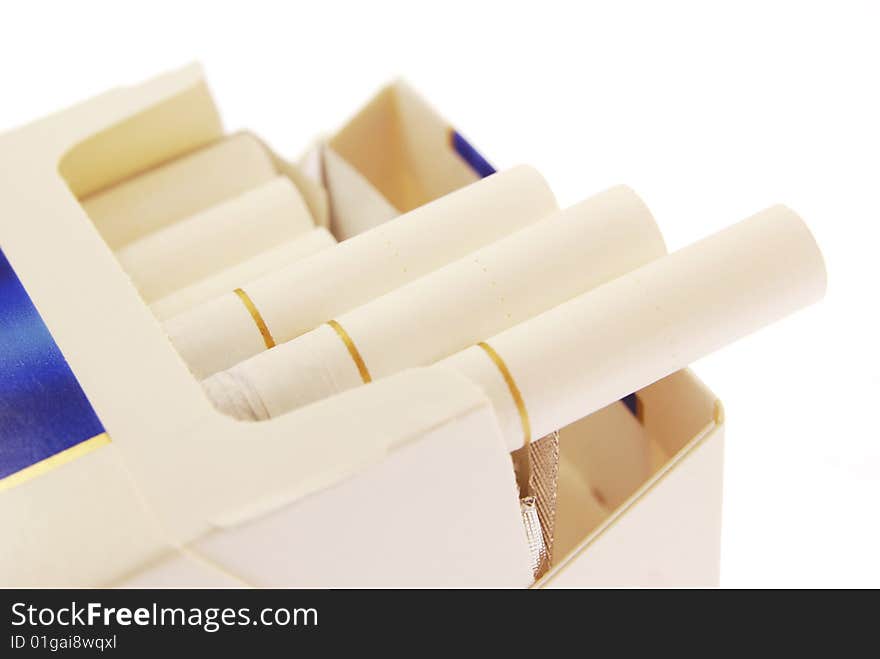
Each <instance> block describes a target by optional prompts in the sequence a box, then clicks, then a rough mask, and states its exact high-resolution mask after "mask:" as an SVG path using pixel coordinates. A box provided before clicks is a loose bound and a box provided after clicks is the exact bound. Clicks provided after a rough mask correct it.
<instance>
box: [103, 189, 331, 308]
mask: <svg viewBox="0 0 880 659" xmlns="http://www.w3.org/2000/svg"><path fill="white" fill-rule="evenodd" d="M314 226H315V225H314V222H313V221H312V216H311V214H310V213H309V209H308V208H307V207H306V204H305V201H303V198H302V196H301V195H300V193H299V191H298V190H297V189H296V187H295V186H294V185H293V183H291V182H290V179H287V178H285V177H283V176H277V177H275V178H273V179H271V180H270V181H269V182H267V183H263V184H262V185H260V186H259V187H256V188H253V189H251V190H248V191H247V192H244V193H242V194H240V195H238V196H237V197H234V198H232V199H230V200H228V201H224V202H222V203H220V204H217V205H215V206H212V207H211V208H208V209H206V210H204V211H202V212H200V213H196V214H195V215H193V216H191V217H188V218H186V219H184V220H181V221H179V222H175V223H174V224H172V225H169V226H167V227H165V228H164V229H160V230H159V231H154V232H153V233H151V234H149V235H147V236H144V237H143V238H141V239H139V240H136V241H134V242H133V243H129V244H128V245H126V246H125V247H123V248H122V249H120V250H119V251H118V252H117V253H116V257H117V258H118V259H119V262H120V263H121V264H122V267H123V268H124V269H125V271H126V272H127V273H128V274H129V276H130V277H131V278H132V280H133V281H134V283H135V285H136V286H137V287H138V290H139V291H140V293H141V295H142V296H143V298H144V299H145V300H146V301H147V302H152V301H154V300H157V299H159V298H161V297H164V296H166V295H169V294H170V293H172V292H174V291H176V290H179V289H181V288H184V287H186V286H188V285H190V284H192V283H194V282H197V281H199V280H200V279H204V278H205V277H207V276H209V275H211V274H213V273H216V272H220V271H222V270H224V269H226V268H229V267H232V266H234V265H236V264H238V263H241V262H242V261H245V260H247V259H249V258H251V257H252V256H255V255H257V254H259V253H261V252H263V251H265V250H267V249H270V248H272V247H275V246H277V245H278V244H280V243H282V242H284V241H285V240H289V239H291V238H293V237H295V236H298V235H301V234H303V233H305V232H306V231H309V230H310V229H313V228H314Z"/></svg>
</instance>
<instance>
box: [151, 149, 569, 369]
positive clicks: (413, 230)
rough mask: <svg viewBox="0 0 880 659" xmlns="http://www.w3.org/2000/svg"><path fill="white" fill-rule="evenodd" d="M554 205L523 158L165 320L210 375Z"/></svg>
mask: <svg viewBox="0 0 880 659" xmlns="http://www.w3.org/2000/svg"><path fill="white" fill-rule="evenodd" d="M555 210H556V201H555V199H554V197H553V193H552V192H551V191H550V189H549V188H548V187H547V183H546V182H545V181H544V179H543V178H542V177H541V175H540V174H538V172H537V171H535V170H534V169H532V168H530V167H524V166H521V167H516V168H514V169H511V170H508V171H506V172H501V173H499V174H494V175H492V176H489V177H488V178H485V179H483V180H481V181H478V182H476V183H474V184H472V185H469V186H467V187H465V188H462V189H460V190H457V191H456V192H452V193H450V194H448V195H446V196H444V197H441V198H440V199H438V200H436V201H433V202H431V203H429V204H426V205H425V206H422V207H420V208H418V209H416V210H414V211H411V212H409V213H406V214H404V215H401V216H399V217H397V218H395V219H393V220H390V221H388V222H386V223H385V224H383V225H381V226H378V227H376V228H374V229H371V230H369V231H366V232H364V233H362V234H360V235H358V236H355V237H353V238H350V239H349V240H346V241H344V242H341V243H339V244H338V245H337V246H336V247H333V248H332V249H329V250H325V251H323V252H321V253H319V254H316V255H315V256H313V257H311V258H309V259H307V260H305V261H303V262H301V263H298V264H295V265H293V266H290V267H285V268H282V269H281V270H277V271H275V272H272V273H269V274H267V275H265V276H264V277H261V278H259V279H258V280H256V281H254V282H252V283H251V284H249V285H248V286H247V287H244V290H240V291H238V292H237V293H235V294H230V295H224V296H222V297H219V298H217V299H216V300H212V301H211V302H208V303H206V304H204V305H200V306H199V307H197V308H195V309H191V310H190V311H188V312H186V313H184V314H181V315H179V316H176V317H174V318H172V319H170V320H169V321H168V322H166V324H165V329H166V331H167V332H168V334H169V336H170V337H171V340H172V342H173V343H174V345H175V346H176V347H177V349H178V351H179V352H180V354H181V355H182V356H183V358H184V360H185V361H186V362H187V364H188V365H189V367H190V370H191V371H192V372H193V374H195V375H196V377H199V378H205V377H207V376H209V375H212V374H213V373H216V372H218V371H221V370H223V369H226V368H229V367H231V366H233V365H234V364H237V363H238V362H240V361H242V360H244V359H247V358H248V357H252V356H254V355H256V354H258V353H260V352H262V351H264V350H265V349H266V348H267V347H272V346H273V345H275V344H281V343H283V342H285V341H289V340H291V339H294V338H296V337H297V336H299V335H301V334H304V333H305V332H308V331H309V330H312V329H314V328H315V327H317V326H318V325H321V324H322V323H324V322H326V321H328V320H330V319H332V318H334V317H337V316H340V315H341V314H343V313H345V312H346V311H348V310H350V309H353V308H355V307H357V306H360V305H361V304H364V303H365V302H368V301H369V300H372V299H374V298H376V297H379V296H380V295H382V294H384V293H387V292H388V291H391V290H393V289H395V288H398V287H399V286H402V285H403V284H406V283H408V282H410V281H413V280H414V279H417V278H418V277H420V276H422V275H424V274H427V273H428V272H431V271H433V270H436V269H437V268H439V267H441V266H443V265H445V264H447V263H449V262H450V261H453V260H455V259H457V258H460V257H462V256H465V255H466V254H469V253H471V252H473V251H474V250H476V249H479V248H480V247H482V246H484V245H487V244H490V243H492V242H494V241H496V240H498V239H499V238H501V237H503V236H506V235H509V234H511V233H513V232H515V231H517V230H518V229H521V228H522V227H524V226H526V225H528V224H532V223H534V222H537V221H538V220H540V219H542V218H544V217H547V216H548V215H550V214H551V213H553V212H554V211H555Z"/></svg>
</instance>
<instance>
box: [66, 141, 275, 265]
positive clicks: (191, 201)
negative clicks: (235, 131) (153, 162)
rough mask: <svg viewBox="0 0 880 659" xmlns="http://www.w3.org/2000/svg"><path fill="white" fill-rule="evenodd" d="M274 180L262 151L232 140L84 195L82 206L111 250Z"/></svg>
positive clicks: (252, 143)
mask: <svg viewBox="0 0 880 659" xmlns="http://www.w3.org/2000/svg"><path fill="white" fill-rule="evenodd" d="M274 176H276V172H275V166H274V165H273V164H272V160H271V159H270V157H269V154H268V153H266V150H265V149H264V148H263V146H262V145H260V143H259V142H257V140H255V139H254V138H253V137H250V136H249V135H236V136H234V137H230V138H228V139H225V140H222V141H220V142H217V143H216V144H212V145H210V146H207V147H204V148H202V149H199V150H198V151H194V152H193V153H190V154H188V155H185V156H182V157H180V158H177V159H176V160H172V161H170V162H167V163H165V164H163V165H159V166H158V167H156V168H154V169H151V170H149V171H146V172H143V173H142V174H138V175H137V176H134V177H132V178H130V179H126V180H125V181H122V182H121V183H117V184H116V185H114V186H112V187H110V188H107V189H106V190H102V191H100V192H97V193H95V194H93V195H89V196H88V197H87V198H85V199H83V200H82V206H83V208H84V209H85V211H86V213H88V215H89V217H91V218H92V221H93V222H94V223H95V226H96V227H97V228H98V231H100V233H101V235H102V236H103V237H104V240H105V241H106V242H107V244H108V245H110V247H111V248H112V249H119V248H120V247H122V246H123V245H126V244H128V243H130V242H132V241H134V240H137V239H138V238H140V237H142V236H144V235H146V234H148V233H150V232H152V231H155V230H157V229H161V228H162V227H164V226H167V225H169V224H171V223H173V222H176V221H177V220H180V219H182V218H184V217H189V216H190V215H193V214H195V213H198V212H199V211H201V210H203V209H205V208H208V207H210V206H213V205H214V204H217V203H219V202H221V201H224V200H226V199H229V198H231V197H234V196H236V195H238V194H240V193H242V192H244V191H245V190H248V189H250V188H253V187H255V186H258V185H260V184H261V183H265V182H266V181H268V180H269V179H271V178H273V177H274Z"/></svg>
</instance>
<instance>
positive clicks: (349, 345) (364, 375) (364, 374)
mask: <svg viewBox="0 0 880 659" xmlns="http://www.w3.org/2000/svg"><path fill="white" fill-rule="evenodd" d="M327 324H328V325H329V326H330V327H332V328H333V331H334V332H336V334H337V336H339V338H340V339H342V342H343V343H344V344H345V348H346V350H348V354H349V355H351V358H352V360H353V361H354V365H355V366H357V370H358V373H360V374H361V380H363V382H364V384H367V383H368V382H372V381H373V378H372V377H371V376H370V371H369V370H368V369H367V365H366V363H365V362H364V358H363V357H361V353H360V352H359V351H358V349H357V346H356V345H355V344H354V341H352V340H351V337H350V336H349V335H348V332H346V331H345V330H344V329H343V327H342V325H340V324H339V323H337V322H336V321H335V320H328V321H327Z"/></svg>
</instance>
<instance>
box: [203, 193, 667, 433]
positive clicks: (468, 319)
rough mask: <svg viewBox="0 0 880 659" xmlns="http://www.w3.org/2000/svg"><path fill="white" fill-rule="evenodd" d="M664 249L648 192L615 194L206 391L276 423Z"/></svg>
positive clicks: (268, 355)
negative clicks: (644, 197) (291, 412)
mask: <svg viewBox="0 0 880 659" xmlns="http://www.w3.org/2000/svg"><path fill="white" fill-rule="evenodd" d="M665 253H666V249H665V246H664V244H663V238H662V236H661V235H660V231H659V229H658V228H657V225H656V223H655V222H654V220H653V218H652V217H651V213H650V212H649V211H648V209H647V208H646V207H645V205H644V204H643V203H642V202H641V200H640V199H639V198H638V196H637V195H636V194H635V193H634V192H632V190H630V189H629V188H626V187H622V186H621V187H617V188H612V189H610V190H608V191H606V192H603V193H601V194H599V195H596V196H595V197H592V198H591V199H588V200H586V201H584V202H582V203H580V204H577V205H576V206H573V207H571V208H569V209H567V210H564V211H561V212H559V213H556V214H554V215H552V216H550V217H548V218H547V219H545V220H542V221H541V222H538V223H537V224H534V225H532V226H529V227H526V228H524V229H522V230H520V231H518V232H516V233H514V234H513V235H511V236H508V237H506V238H504V239H503V240H501V241H498V242H496V243H493V244H492V245H489V246H487V247H484V248H482V249H480V250H477V251H476V252H473V253H472V254H469V255H468V256H465V257H464V258H462V259H459V260H458V261H454V262H453V263H451V264H449V265H447V266H444V267H442V268H440V269H439V270H435V271H434V272H432V273H430V274H427V275H425V276H424V277H421V278H420V279H417V280H416V281H414V282H411V283H409V284H407V285H405V286H402V287H401V288H398V289H396V290H394V291H391V292H390V293H387V294H386V295H383V296H382V297H379V298H377V299H375V300H373V301H371V302H368V303H367V304H365V305H363V306H361V307H358V308H356V309H354V310H352V311H350V312H348V313H345V314H342V315H341V316H338V317H336V318H335V319H334V320H333V322H332V324H330V325H322V326H320V327H318V328H316V329H315V330H312V331H311V332H308V333H307V334H304V335H302V336H300V337H298V338H296V339H294V340H292V341H289V342H288V343H285V344H283V345H279V346H278V347H277V348H275V349H274V350H269V351H267V352H264V353H262V354H260V355H257V356H255V357H252V358H251V359H248V360H246V361H244V362H242V363H240V364H238V365H236V366H234V367H232V368H231V369H229V370H228V371H225V372H221V373H217V374H215V375H214V376H213V377H211V378H209V379H208V380H206V381H205V383H204V385H205V389H206V391H207V392H208V395H209V396H210V397H211V398H212V400H213V401H214V403H215V405H216V406H217V407H218V408H219V409H221V410H223V411H225V412H227V413H229V414H232V415H235V416H238V417H239V418H245V419H252V420H261V419H265V418H268V417H273V416H277V415H279V414H282V413H283V412H286V411H289V410H292V409H295V408H298V407H301V406H303V405H306V404H308V403H311V402H314V401H316V400H320V399H322V398H326V397H328V396H332V395H333V394H336V393H339V392H341V391H345V390H347V389H351V388H353V387H356V386H359V385H361V384H363V383H364V382H365V381H369V380H373V379H378V378H381V377H385V376H387V375H391V374H392V373H396V372H398V371H401V370H403V369H405V368H409V367H414V366H427V365H429V364H432V363H433V362H435V361H437V360H439V359H442V358H443V357H446V356H448V355H451V354H452V353H454V352H457V351H459V350H462V349H464V348H466V347H467V346H469V345H471V344H473V343H474V342H476V341H479V340H481V339H484V338H487V337H489V336H492V335H493V334H496V333H497V332H500V331H501V330H503V329H506V328H508V327H510V326H511V325H514V324H516V323H519V322H522V321H524V320H526V319H528V318H531V317H532V316H535V315H537V314H539V313H541V312H542V311H545V310H547V309H550V308H552V307H554V306H556V305H558V304H560V303H562V302H564V301H566V300H569V299H571V298H572V297H575V296H577V295H579V294H581V293H583V292H584V291H587V290H589V289H591V288H593V287H595V286H598V285H599V284H601V283H603V282H605V281H608V280H610V279H613V278H614V277H617V276H619V275H622V274H624V273H626V272H629V271H630V270H633V269H635V268H637V267H639V266H641V265H644V264H645V263H647V262H648V261H651V260H653V259H656V258H658V257H660V256H662V255H663V254H665ZM355 353H356V354H355ZM358 360H360V362H359V361H358ZM240 390H245V391H240ZM250 403H253V404H250Z"/></svg>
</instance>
